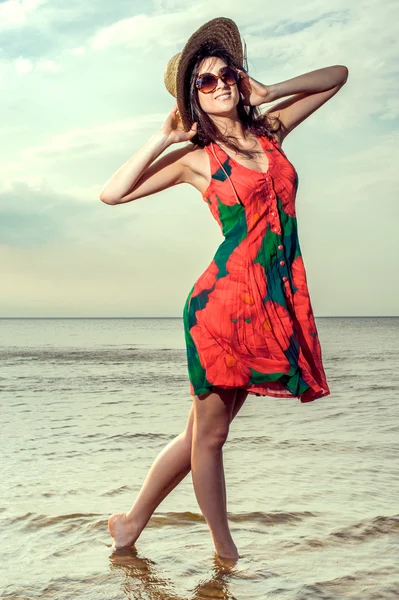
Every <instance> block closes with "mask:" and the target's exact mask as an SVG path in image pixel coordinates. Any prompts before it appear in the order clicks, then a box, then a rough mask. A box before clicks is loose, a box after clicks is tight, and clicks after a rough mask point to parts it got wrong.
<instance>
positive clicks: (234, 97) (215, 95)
mask: <svg viewBox="0 0 399 600" xmlns="http://www.w3.org/2000/svg"><path fill="white" fill-rule="evenodd" d="M226 66H227V63H226V62H225V61H224V60H223V59H222V58H218V57H216V56H210V57H207V58H204V60H203V61H202V62H201V64H200V66H199V70H198V76H200V75H202V74H203V73H213V74H214V75H219V71H220V69H221V68H222V67H226ZM196 93H197V94H198V101H199V104H200V107H201V108H202V110H203V111H204V112H206V113H208V115H213V116H215V117H216V116H221V117H233V116H236V115H237V109H236V106H237V104H238V101H239V99H240V93H239V90H238V86H237V84H235V85H231V86H230V85H228V84H227V83H223V81H222V80H221V79H218V83H217V86H216V89H215V90H214V91H213V92H210V93H209V94H204V93H202V92H201V91H200V90H196Z"/></svg>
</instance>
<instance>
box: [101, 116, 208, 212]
mask: <svg viewBox="0 0 399 600" xmlns="http://www.w3.org/2000/svg"><path fill="white" fill-rule="evenodd" d="M177 113H178V110H177V104H176V105H175V106H174V108H173V110H172V111H171V112H170V114H169V115H168V118H167V119H166V121H165V123H164V125H163V126H162V127H161V129H160V130H159V131H157V132H156V133H155V134H154V135H152V136H151V138H150V139H149V140H148V141H147V142H146V143H145V144H144V146H142V147H141V148H140V149H139V150H137V152H135V153H134V154H133V155H132V156H131V157H130V158H129V159H128V160H127V161H126V162H125V163H124V164H123V165H122V166H121V167H120V168H119V169H118V170H117V171H116V172H115V173H114V174H113V175H112V177H111V178H110V179H109V180H108V181H107V183H106V184H105V186H104V187H103V189H102V190H101V192H100V200H101V201H102V202H104V203H105V204H122V203H125V202H130V201H131V200H135V199H137V198H142V197H143V196H148V195H150V194H154V193H156V192H159V191H161V190H163V189H165V188H167V187H170V186H171V185H176V184H177V183H183V182H184V181H186V180H187V174H188V173H187V171H188V170H187V167H186V165H185V164H184V162H183V161H182V160H181V159H183V157H184V156H185V155H186V154H187V152H188V151H189V149H190V148H188V147H185V148H179V149H177V150H173V151H172V152H169V153H168V154H166V155H165V156H163V157H162V158H160V159H159V160H157V161H156V162H155V163H154V164H152V163H153V162H154V160H155V159H156V158H158V157H159V155H160V154H162V152H164V150H166V148H168V147H169V146H171V145H172V144H175V143H179V142H185V141H189V140H190V139H191V138H192V137H193V136H194V135H195V134H196V133H197V124H196V123H194V125H193V127H192V128H191V130H190V131H188V132H186V131H184V130H183V128H182V126H181V122H180V119H179V116H178V114H177Z"/></svg>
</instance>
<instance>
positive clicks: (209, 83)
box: [198, 74, 218, 94]
mask: <svg viewBox="0 0 399 600" xmlns="http://www.w3.org/2000/svg"><path fill="white" fill-rule="evenodd" d="M217 84H218V80H217V78H216V77H215V76H214V75H211V74H209V75H204V76H203V77H200V78H199V79H198V87H199V89H200V90H201V91H202V92H204V93H205V94H208V93H209V92H212V91H213V90H214V89H215V88H216V86H217Z"/></svg>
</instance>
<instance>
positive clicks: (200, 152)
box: [182, 142, 209, 177]
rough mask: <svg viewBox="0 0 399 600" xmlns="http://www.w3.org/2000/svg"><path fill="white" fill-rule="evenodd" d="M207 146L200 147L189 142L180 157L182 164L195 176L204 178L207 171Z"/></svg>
mask: <svg viewBox="0 0 399 600" xmlns="http://www.w3.org/2000/svg"><path fill="white" fill-rule="evenodd" d="M207 148H208V147H207V146H205V147H202V146H199V145H197V144H193V143H192V142H189V143H188V144H187V146H185V149H186V152H185V153H184V156H183V157H182V162H183V163H184V164H185V165H186V166H187V167H188V168H189V169H190V170H191V171H192V172H193V173H195V174H199V175H201V176H205V177H206V174H207V172H208V170H209V166H208V161H209V159H208V156H207Z"/></svg>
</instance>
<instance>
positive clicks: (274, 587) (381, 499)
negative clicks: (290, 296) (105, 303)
mask: <svg viewBox="0 0 399 600" xmlns="http://www.w3.org/2000/svg"><path fill="white" fill-rule="evenodd" d="M317 326H318V330H319V337H320V341H321V344H322V349H323V362H324V366H325V370H326V375H327V380H328V383H329V386H330V389H331V392H332V393H331V395H330V396H327V397H326V398H320V399H318V400H315V401H314V402H310V403H305V404H301V403H300V401H299V400H297V399H287V398H280V399H275V398H268V397H257V396H253V395H251V396H248V399H247V401H246V402H245V404H244V406H243V408H242V409H241V411H240V413H239V414H238V416H237V418H236V419H235V420H234V422H233V424H232V427H231V431H230V434H229V439H228V441H227V443H226V445H225V450H224V463H225V472H226V483H227V493H228V511H229V519H230V524H231V530H232V534H233V538H234V540H235V542H236V544H237V546H238V548H239V551H240V554H241V558H240V559H239V561H238V562H237V564H236V565H235V566H231V567H228V566H227V565H221V564H219V563H218V562H217V561H216V560H215V559H214V554H213V546H212V542H211V537H210V534H209V532H208V529H207V526H206V524H205V522H204V520H203V518H202V516H201V513H200V511H199V508H198V505H197V503H196V500H195V496H194V492H193V489H192V483H191V477H190V476H188V477H187V478H186V479H185V480H184V481H183V483H182V484H180V486H178V487H177V488H176V489H175V490H174V491H173V492H172V493H171V494H170V495H169V497H168V498H167V499H166V500H165V501H164V502H163V503H162V504H161V505H160V507H159V510H158V511H156V513H155V515H154V517H153V518H152V519H151V521H150V522H149V524H148V526H147V528H146V529H145V531H144V532H143V533H142V535H141V537H140V538H139V540H138V542H137V545H136V549H135V550H130V551H120V552H118V553H117V554H115V555H112V553H111V541H112V540H111V538H110V537H109V535H108V531H107V519H108V516H109V515H110V514H111V513H112V512H115V511H120V510H127V509H128V508H129V507H130V505H131V503H132V502H133V500H134V498H135V496H136V494H137V492H138V491H139V489H140V486H141V483H142V481H143V479H144V477H145V475H146V473H147V470H148V469H149V467H150V466H151V463H152V461H153V459H154V458H155V457H156V455H157V454H158V452H159V451H160V450H161V449H162V448H163V447H164V445H165V444H166V443H167V442H168V441H169V440H171V439H172V438H173V437H174V436H175V435H177V434H178V433H179V432H180V431H181V430H182V429H183V428H184V425H185V422H186V418H187V414H188V411H189V408H190V405H191V398H190V395H189V388H188V381H187V373H186V362H185V360H186V358H185V350H184V336H183V324H182V321H181V320H180V319H104V320H102V319H93V320H90V319H48V320H42V319H26V320H25V319H10V320H0V338H1V347H0V354H1V365H2V368H1V372H0V402H1V414H2V419H1V439H2V445H1V466H2V478H1V481H0V518H1V528H0V560H1V565H2V568H1V572H0V591H1V598H5V599H13V600H28V599H31V598H32V599H33V598H46V599H47V598H48V599H53V598H54V599H57V600H62V599H64V598H65V599H66V598H68V599H69V598H85V600H91V599H93V600H94V599H101V598H106V599H109V600H112V599H114V598H115V599H123V598H125V599H127V598H129V599H130V600H136V599H140V600H141V599H157V600H160V599H174V600H175V599H189V598H198V599H200V598H203V599H205V598H219V599H220V598H223V599H239V600H242V599H248V600H251V599H260V598H278V599H279V600H305V599H306V600H313V599H323V600H324V599H325V600H330V599H331V600H340V599H343V600H349V599H352V598H356V599H359V600H360V599H361V600H369V599H381V600H382V599H393V598H395V599H397V598H398V597H399V573H398V566H397V565H398V560H397V556H398V555H399V552H398V551H399V514H398V513H399V509H398V488H399V486H398V479H399V478H398V469H397V466H398V461H397V458H398V448H399V442H398V440H399V437H398V430H399V420H398V412H399V408H398V397H399V375H398V368H397V366H398V364H399V319H398V318H396V319H395V318H328V319H327V318H318V319H317Z"/></svg>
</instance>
